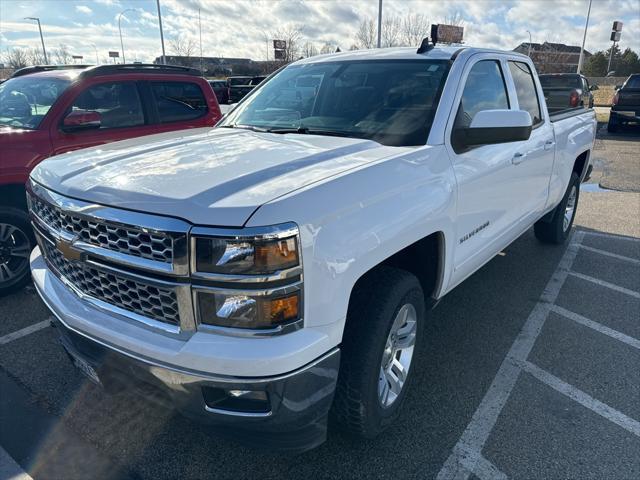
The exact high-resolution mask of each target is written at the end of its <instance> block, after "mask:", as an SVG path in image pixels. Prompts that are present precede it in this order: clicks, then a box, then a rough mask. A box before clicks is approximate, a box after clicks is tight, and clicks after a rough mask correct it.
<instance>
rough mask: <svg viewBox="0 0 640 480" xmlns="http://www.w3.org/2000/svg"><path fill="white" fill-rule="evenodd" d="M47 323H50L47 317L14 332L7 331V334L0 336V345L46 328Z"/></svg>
mask: <svg viewBox="0 0 640 480" xmlns="http://www.w3.org/2000/svg"><path fill="white" fill-rule="evenodd" d="M49 325H51V318H47V319H46V320H43V321H42V322H38V323H34V324H33V325H29V326H28V327H24V328H21V329H20V330H17V331H15V332H11V333H8V334H7V335H4V336H3V337H0V345H6V344H7V343H9V342H13V341H14V340H17V339H19V338H22V337H26V336H27V335H30V334H32V333H34V332H37V331H38V330H42V329H43V328H47V327H48V326H49Z"/></svg>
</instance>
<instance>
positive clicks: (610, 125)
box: [607, 117, 618, 133]
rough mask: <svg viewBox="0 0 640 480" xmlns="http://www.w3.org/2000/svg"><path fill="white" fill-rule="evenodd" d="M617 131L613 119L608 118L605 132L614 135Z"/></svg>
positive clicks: (616, 125)
mask: <svg viewBox="0 0 640 480" xmlns="http://www.w3.org/2000/svg"><path fill="white" fill-rule="evenodd" d="M617 131H618V124H617V123H616V121H615V120H614V119H613V117H609V123H607V132H609V133H615V132H617Z"/></svg>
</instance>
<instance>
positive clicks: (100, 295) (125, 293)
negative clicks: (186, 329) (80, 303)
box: [40, 240, 180, 325]
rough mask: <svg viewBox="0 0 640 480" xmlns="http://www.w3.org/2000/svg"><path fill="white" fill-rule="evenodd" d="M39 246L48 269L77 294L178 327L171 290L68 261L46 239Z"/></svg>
mask: <svg viewBox="0 0 640 480" xmlns="http://www.w3.org/2000/svg"><path fill="white" fill-rule="evenodd" d="M40 246H41V248H42V250H43V254H44V257H45V259H46V260H47V262H48V264H49V266H50V267H51V268H52V270H53V271H54V272H55V273H56V274H57V275H58V276H62V277H64V278H65V279H66V280H67V281H69V282H70V283H71V284H72V285H73V286H74V287H75V288H77V289H78V290H79V291H80V292H81V293H83V294H85V295H89V296H91V297H93V298H95V299H98V300H102V301H103V302H106V303H109V304H111V305H115V306H116V307H120V308H122V309H125V310H128V311H130V312H134V313H137V314H139V315H142V316H145V317H148V318H152V319H154V320H158V321H160V322H165V323H170V324H173V325H179V323H180V319H179V313H178V300H177V297H176V293H175V291H174V290H173V289H171V288H160V287H156V286H152V285H147V284H144V283H141V282H138V281H135V280H131V279H128V278H125V277H122V276H119V275H117V274H115V273H107V272H103V271H101V270H99V269H97V268H93V267H92V266H90V265H89V264H87V263H80V262H71V261H69V260H67V259H65V258H64V257H63V256H62V254H61V253H60V252H59V251H58V249H57V248H56V247H55V246H53V245H52V244H51V243H49V242H48V241H46V240H42V241H41V242H40Z"/></svg>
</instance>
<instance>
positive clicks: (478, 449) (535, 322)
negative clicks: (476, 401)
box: [437, 231, 585, 480]
mask: <svg viewBox="0 0 640 480" xmlns="http://www.w3.org/2000/svg"><path fill="white" fill-rule="evenodd" d="M584 233H585V232H583V231H576V232H574V233H573V235H572V237H573V238H572V240H573V241H572V242H569V247H568V248H567V250H566V251H565V253H564V255H563V256H562V259H561V260H560V263H559V264H558V267H557V268H556V270H555V272H554V273H553V275H552V276H551V278H550V279H549V282H548V283H547V285H546V287H545V289H544V291H543V292H542V295H541V296H540V299H539V300H538V302H537V303H536V305H535V307H534V308H533V310H532V311H531V314H530V315H529V317H528V318H527V320H526V322H525V324H524V326H523V327H522V330H521V331H520V333H519V334H518V336H517V337H516V339H515V341H514V342H513V345H512V346H511V348H510V350H509V352H508V353H507V356H506V357H505V359H504V360H503V362H502V364H501V365H500V368H499V369H498V373H497V374H496V376H495V378H494V379H493V382H492V383H491V386H490V387H489V390H488V391H487V393H486V394H485V396H484V398H483V399H482V401H481V402H480V405H479V406H478V409H477V410H476V411H475V413H474V414H473V416H472V418H471V422H469V425H467V428H466V429H465V431H464V432H463V433H462V436H461V437H460V439H459V440H458V443H457V444H456V445H455V447H454V448H453V451H452V452H451V454H450V455H449V458H448V459H447V460H446V462H445V463H444V465H443V466H442V469H441V470H440V472H439V473H438V476H437V478H438V480H453V479H461V480H466V479H468V478H469V476H470V473H469V472H471V473H473V474H475V475H477V474H476V471H479V470H480V469H479V468H478V465H480V464H481V458H482V449H483V448H484V445H485V443H486V442H487V439H488V438H489V435H490V434H491V431H492V430H493V427H494V426H495V424H496V421H497V420H498V416H499V415H500V412H502V409H503V408H504V406H505V404H506V403H507V400H508V399H509V396H510V395H511V391H512V390H513V387H514V386H515V384H516V381H517V380H518V377H519V376H520V373H521V372H522V368H521V366H520V365H521V364H522V363H523V362H525V361H526V359H527V357H528V356H529V353H530V352H531V349H532V348H533V345H534V343H535V341H536V338H538V335H539V334H540V331H541V330H542V327H543V326H544V322H545V321H546V319H547V317H548V316H549V312H550V311H551V305H553V304H554V303H555V301H556V299H557V298H558V294H559V293H560V290H561V289H562V286H563V285H564V283H565V281H566V279H567V276H568V275H569V271H570V269H571V266H572V265H573V261H574V260H575V258H576V255H577V253H578V250H579V248H578V246H577V245H580V244H581V243H582V240H583V238H584ZM574 243H575V244H577V245H574Z"/></svg>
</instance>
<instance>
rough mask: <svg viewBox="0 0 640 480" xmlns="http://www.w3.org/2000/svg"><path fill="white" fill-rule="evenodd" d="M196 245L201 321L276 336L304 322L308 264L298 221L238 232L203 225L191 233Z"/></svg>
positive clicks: (196, 292) (193, 252) (196, 290)
mask: <svg viewBox="0 0 640 480" xmlns="http://www.w3.org/2000/svg"><path fill="white" fill-rule="evenodd" d="M191 247H192V249H191V255H192V258H191V269H192V276H193V279H194V281H195V283H194V285H193V287H194V296H195V297H194V299H195V304H196V308H197V317H198V322H199V324H200V325H203V326H204V325H207V326H212V327H226V328H240V329H251V330H269V331H270V334H272V333H278V332H283V331H285V330H284V327H285V326H288V327H287V330H286V331H289V329H290V328H291V327H295V328H297V327H298V326H300V325H301V321H300V320H301V319H302V298H303V291H302V267H301V258H300V238H299V233H298V227H297V226H296V225H295V224H293V223H287V224H282V225H275V226H271V227H259V228H245V229H240V230H234V231H230V230H223V229H209V228H199V227H198V228H194V229H192V231H191ZM260 334H261V335H264V334H265V332H261V333H260ZM243 335H244V333H243Z"/></svg>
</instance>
